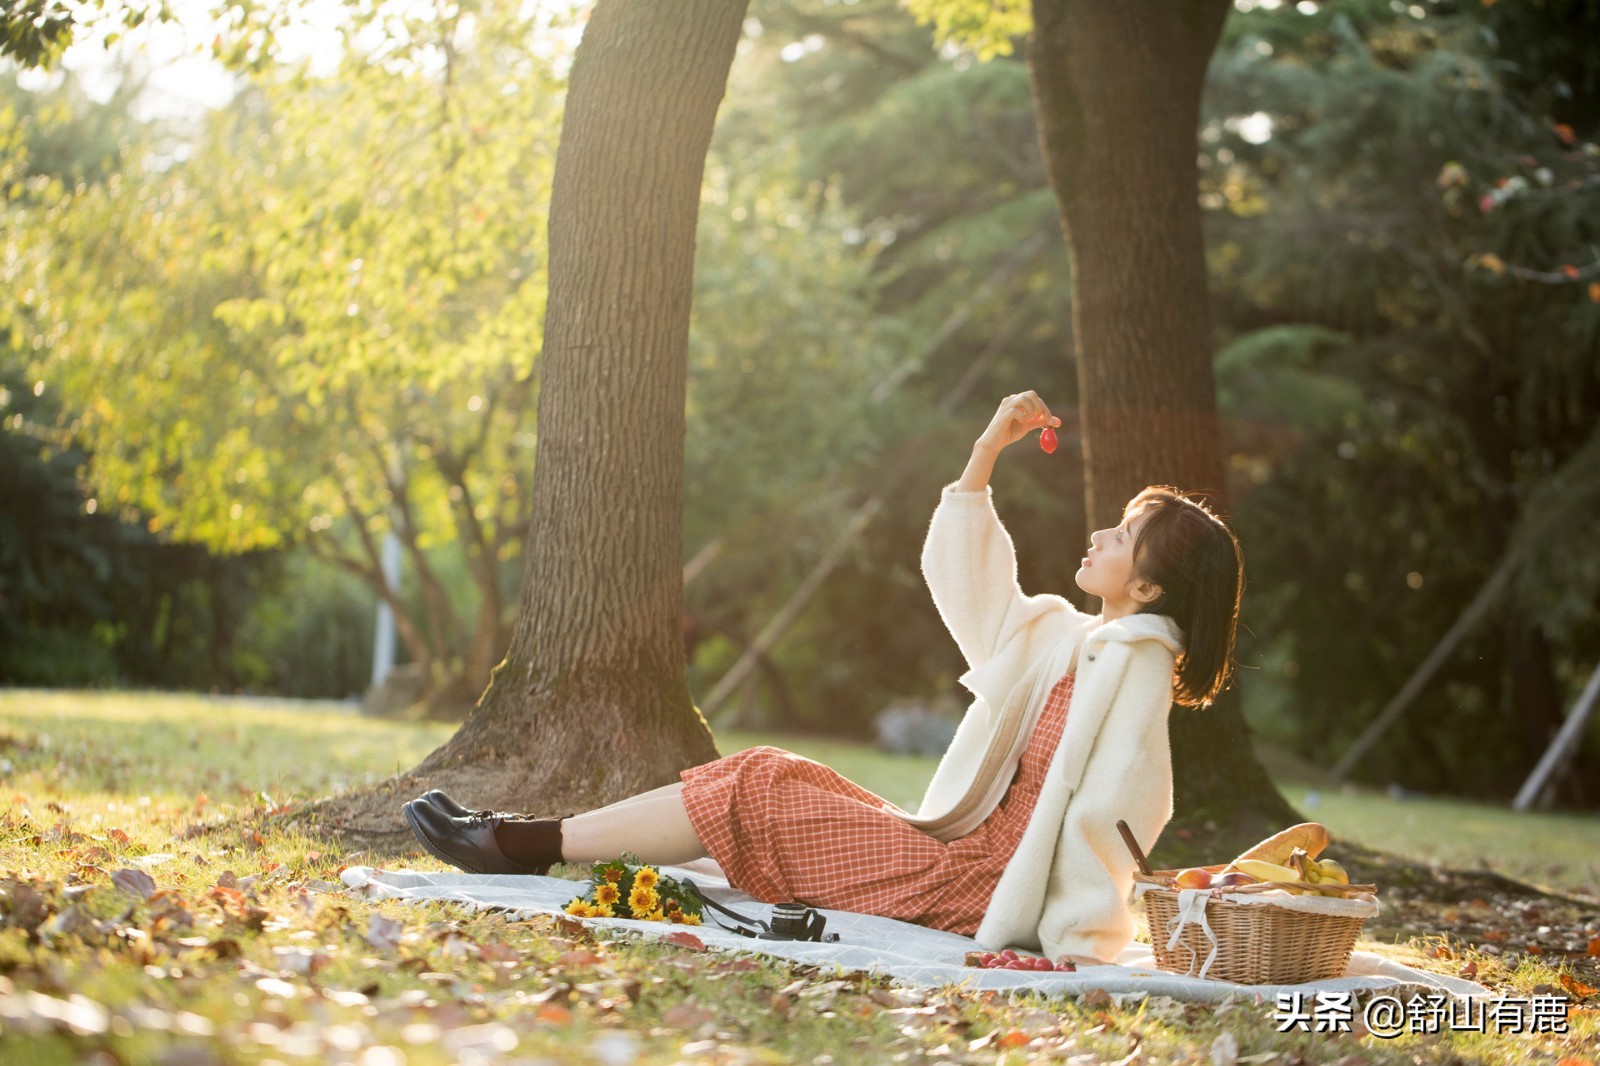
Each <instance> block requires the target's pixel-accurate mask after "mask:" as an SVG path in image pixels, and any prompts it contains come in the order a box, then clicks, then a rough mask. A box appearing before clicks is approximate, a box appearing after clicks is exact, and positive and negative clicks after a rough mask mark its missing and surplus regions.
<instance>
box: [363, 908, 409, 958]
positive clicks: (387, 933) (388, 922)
mask: <svg viewBox="0 0 1600 1066" xmlns="http://www.w3.org/2000/svg"><path fill="white" fill-rule="evenodd" d="M404 931H405V926H403V925H401V924H400V923H399V922H397V921H395V920H394V919H393V918H386V917H384V916H383V915H381V914H374V915H373V916H372V918H371V920H370V921H369V922H367V943H369V944H371V945H372V946H373V947H375V948H377V949H378V950H380V951H393V950H394V949H395V948H396V947H398V946H399V944H400V935H401V933H403V932H404Z"/></svg>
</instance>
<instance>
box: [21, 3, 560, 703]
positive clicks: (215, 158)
mask: <svg viewBox="0 0 1600 1066" xmlns="http://www.w3.org/2000/svg"><path fill="white" fill-rule="evenodd" d="M380 25H381V23H379V22H378V17H377V16H376V15H374V14H370V13H369V14H368V15H367V16H365V17H362V18H357V19H355V20H354V21H353V22H352V24H351V25H349V26H348V27H347V33H348V34H349V35H350V39H351V43H350V47H349V51H348V52H347V58H346V61H345V64H344V66H343V68H342V69H341V70H340V71H339V72H338V73H337V74H335V75H334V76H331V77H327V78H317V77H313V76H312V75H310V74H309V73H307V72H304V71H300V72H298V73H285V72H280V71H269V72H267V73H262V74H259V75H257V76H256V77H255V78H254V79H253V81H252V84H251V86H250V88H249V89H247V91H246V92H244V93H243V94H241V96H240V97H239V98H238V99H237V100H236V101H235V102H234V104H233V105H232V106H230V107H229V108H228V109H227V110H225V111H223V112H220V113H217V114H215V115H213V116H211V117H210V118H209V119H208V121H207V123H206V128H205V129H204V131H203V133H202V134H201V137H200V139H199V141H198V142H197V143H196V144H195V145H194V146H193V149H192V151H191V152H190V153H188V155H187V158H185V159H184V160H183V162H181V163H170V164H168V165H165V166H163V164H162V161H161V159H160V158H159V157H155V156H153V155H151V154H150V153H149V152H146V153H145V154H144V156H143V157H142V159H140V161H139V163H138V165H137V166H133V167H130V168H129V169H128V170H127V172H126V176H124V177H115V178H113V179H111V180H108V181H105V182H101V183H96V184H86V185H79V186H77V187H75V188H73V189H72V190H70V191H67V192H64V193H63V194H61V195H60V196H58V197H56V198H54V199H52V198H50V197H47V196H42V197H40V199H41V201H42V202H43V206H42V207H40V208H37V209H35V210H33V211H31V212H30V213H29V214H28V216H27V218H26V222H27V225H26V226H24V227H23V230H22V232H23V233H24V234H25V237H26V239H27V240H29V241H30V242H31V245H30V246H29V247H28V249H27V251H28V255H26V256H25V257H22V258H21V259H20V262H21V263H22V264H23V265H22V266H21V267H19V270H26V271H30V272H31V273H30V274H29V275H28V280H29V286H28V288H27V289H26V291H25V293H24V300H25V301H27V302H26V306H25V307H24V308H22V309H21V311H22V312H25V315H26V320H27V321H29V322H30V323H32V325H31V326H30V329H29V332H30V333H31V336H29V337H26V338H24V339H25V341H26V342H27V343H28V345H29V346H30V347H31V348H32V349H33V350H34V351H35V352H37V353H39V354H38V358H37V363H36V366H35V367H34V368H33V370H34V372H35V373H36V374H37V375H38V376H39V377H40V378H41V379H45V380H48V381H49V382H50V383H51V387H52V388H59V389H60V390H61V391H62V393H63V394H64V396H65V397H66V401H67V404H68V406H69V409H70V410H71V411H72V418H71V420H70V421H69V423H68V424H67V425H66V426H64V427H63V431H64V433H65V434H69V435H70V436H71V438H72V439H74V440H78V441H82V442H84V443H85V444H86V445H87V446H88V447H89V449H90V450H91V451H92V453H93V455H94V460H93V462H92V464H91V465H90V467H89V469H88V471H87V474H88V477H89V478H90V480H91V482H92V483H93V484H94V486H95V487H96V490H97V491H98V492H99V493H100V494H101V495H102V497H104V498H106V499H108V500H115V501H116V502H117V505H118V506H119V508H120V509H121V510H123V511H124V512H125V513H132V512H133V511H135V510H137V511H139V512H141V513H143V514H146V515H148V516H149V518H148V522H147V525H148V527H149V528H150V530H151V531H152V532H156V531H159V532H161V533H163V534H164V535H168V536H172V537H175V538H178V539H182V540H189V541H195V542H198V543H202V544H205V545H207V546H208V547H211V548H213V549H215V550H218V551H226V552H241V551H251V550H259V549H264V548H277V547H281V546H286V545H293V544H298V543H305V544H308V545H310V546H311V547H313V548H314V549H315V550H318V551H320V552H322V553H323V554H325V555H327V556H328V557H329V558H330V559H333V560H334V561H336V562H337V563H339V564H340V565H342V566H344V567H345V568H347V569H349V570H351V571H352V572H354V573H357V574H360V575H362V576H363V577H365V578H366V579H367V580H368V581H369V583H370V584H371V585H373V586H374V587H380V578H379V575H378V567H377V559H376V548H375V545H376V540H377V538H378V537H380V536H381V535H382V533H383V532H384V531H385V530H386V529H394V530H395V531H396V532H397V533H398V534H399V535H400V536H401V537H402V539H403V540H404V541H405V542H406V543H407V545H408V547H410V549H411V551H412V558H413V561H414V562H415V564H416V566H417V568H418V580H419V581H421V582H422V583H423V584H424V585H426V586H427V587H428V589H429V590H430V591H429V593H428V595H427V597H426V599H427V602H428V608H427V617H426V620H425V624H424V623H419V625H418V626H417V627H415V629H414V630H413V631H412V632H411V633H410V634H409V635H410V636H411V638H412V639H411V640H410V641H409V642H408V643H409V646H410V650H411V652H412V654H413V655H414V656H415V657H418V658H428V659H430V660H432V661H434V662H435V663H436V664H439V665H441V666H444V667H445V669H446V670H447V671H451V672H455V671H459V670H460V669H462V667H461V665H460V659H459V657H460V656H462V655H464V654H465V652H466V649H467V647H468V646H469V645H470V644H471V643H472V642H473V641H475V640H480V639H481V640H487V641H490V642H498V641H499V639H500V633H501V632H502V630H503V627H504V626H506V625H507V624H508V622H509V618H508V617H505V616H504V614H503V612H495V613H494V616H493V617H490V618H489V619H488V620H487V621H486V623H484V625H482V626H477V627H474V629H473V630H466V629H465V628H464V627H463V626H462V625H461V623H460V621H459V620H458V615H457V614H456V613H455V608H454V607H453V606H452V604H451V603H450V598H449V594H448V591H447V590H445V589H443V588H442V587H441V586H439V583H438V582H437V580H436V579H435V578H434V577H433V576H432V574H431V571H429V570H428V569H427V558H428V555H427V553H428V552H429V551H430V550H431V549H432V548H433V547H435V546H437V545H442V544H456V545H458V547H459V550H461V551H462V552H463V553H464V554H465V556H466V557H467V558H468V559H469V560H470V561H471V573H472V575H473V577H474V579H475V580H476V581H478V583H479V584H480V586H489V587H490V588H491V589H492V590H493V592H494V594H495V595H502V596H503V595H504V593H505V592H506V590H505V589H503V588H501V587H500V583H501V581H502V568H501V564H502V563H503V562H504V561H505V560H506V559H508V558H510V557H511V556H512V555H513V554H514V553H515V552H516V548H517V544H518V542H519V540H520V530H521V528H522V523H523V521H524V520H525V519H524V516H523V515H522V513H521V512H522V508H523V506H524V503H523V501H524V500H525V498H526V496H527V488H528V484H529V478H530V476H531V465H532V464H531V459H532V450H533V444H534V437H533V433H532V425H531V422H532V409H533V407H532V405H533V401H534V399H535V397H536V392H535V390H534V388H533V387H532V385H531V384H530V381H531V372H532V367H533V364H534V360H535V358H536V356H537V352H538V346H539V328H540V323H541V321H542V317H543V301H544V284H543V265H542V260H543V254H544V238H543V233H544V204H545V203H546V202H547V197H548V187H549V179H550V173H551V164H552V159H553V154H554V139H555V137H556V134H557V130H558V126H559V115H560V103H561V85H560V82H559V79H558V78H557V76H556V75H555V74H554V73H553V71H552V69H551V64H550V62H548V61H546V60H542V59H538V58H536V56H537V54H538V48H537V47H535V46H534V44H533V43H532V42H529V41H528V40H527V38H526V35H527V33H528V32H529V30H528V27H527V26H525V25H524V24H523V22H522V21H521V19H520V16H519V13H518V12H517V10H515V7H514V5H508V4H495V3H488V4H479V5H472V6H471V8H470V9H468V10H461V11H458V12H457V13H456V15H454V16H453V17H452V18H451V19H448V20H446V21H445V22H444V23H442V24H440V25H438V26H436V27H434V28H433V31H432V32H431V33H430V34H428V35H423V34H421V33H420V32H419V33H418V34H417V35H416V36H415V37H405V38H403V39H401V38H395V39H384V38H382V37H381V35H380V41H379V46H380V47H382V48H384V49H385V54H384V61H383V62H372V61H371V59H372V58H373V57H372V56H370V55H369V54H368V53H367V52H365V51H363V50H361V49H358V48H357V47H356V45H355V43H354V42H355V40H356V39H357V38H359V37H361V35H362V34H363V33H364V32H366V31H367V30H369V29H373V28H376V27H378V26H380ZM441 44H443V45H444V46H445V47H446V56H447V61H446V63H445V65H444V67H443V69H435V68H434V66H433V65H432V59H431V57H432V56H433V54H434V53H433V51H432V50H433V49H435V48H436V47H437V46H439V45H441ZM368 47H370V45H369V46H368ZM18 317H19V318H22V317H23V315H22V314H20V313H19V316H18ZM336 522H338V523H340V524H341V525H340V529H341V531H342V533H343V536H342V537H335V536H334V533H333V527H334V525H335V523H336ZM485 626H486V627H487V628H485ZM451 664H454V665H451Z"/></svg>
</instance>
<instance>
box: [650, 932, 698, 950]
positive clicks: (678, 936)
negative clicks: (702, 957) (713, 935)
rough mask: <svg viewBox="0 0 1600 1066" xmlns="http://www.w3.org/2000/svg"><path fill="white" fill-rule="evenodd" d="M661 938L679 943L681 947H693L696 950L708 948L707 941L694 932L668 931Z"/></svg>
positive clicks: (672, 942) (671, 942) (668, 941)
mask: <svg viewBox="0 0 1600 1066" xmlns="http://www.w3.org/2000/svg"><path fill="white" fill-rule="evenodd" d="M661 939H663V940H665V941H666V942H667V943H669V944H677V945H679V946H681V947H686V948H692V949H694V950H695V951H704V950H705V949H706V942H705V941H704V940H701V939H700V938H699V937H697V936H695V935H694V934H693V933H683V932H678V933H668V934H667V935H666V936H664V937H662V938H661Z"/></svg>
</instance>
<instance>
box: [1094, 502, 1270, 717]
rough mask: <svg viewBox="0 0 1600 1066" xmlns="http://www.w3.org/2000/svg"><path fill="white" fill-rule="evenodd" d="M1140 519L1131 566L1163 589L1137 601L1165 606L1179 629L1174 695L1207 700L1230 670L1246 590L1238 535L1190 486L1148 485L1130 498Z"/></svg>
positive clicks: (1151, 608) (1185, 702)
mask: <svg viewBox="0 0 1600 1066" xmlns="http://www.w3.org/2000/svg"><path fill="white" fill-rule="evenodd" d="M1135 511H1137V512H1138V513H1139V514H1140V516H1141V517H1143V519H1144V522H1143V524H1142V525H1141V526H1140V527H1139V536H1138V539H1137V540H1136V541H1135V542H1134V545H1133V572H1134V574H1135V575H1136V576H1138V577H1141V578H1144V579H1145V580H1146V581H1151V582H1154V583H1155V584H1157V585H1159V586H1161V595H1160V596H1159V597H1158V598H1157V599H1156V600H1155V601H1154V602H1152V603H1147V604H1145V605H1144V606H1143V607H1142V608H1140V610H1141V613H1145V614H1164V615H1167V616H1168V617H1170V618H1171V619H1172V620H1173V621H1174V622H1176V623H1178V628H1180V629H1182V630H1183V645H1184V647H1183V651H1182V653H1181V654H1179V656H1178V660H1177V664H1176V671H1177V677H1176V680H1175V682H1174V686H1173V695H1172V699H1173V702H1175V703H1177V704H1179V705H1180V706H1184V707H1206V706H1209V705H1210V704H1211V702H1212V701H1213V700H1215V699H1216V698H1217V696H1218V695H1219V694H1220V693H1221V692H1222V690H1223V689H1224V688H1226V687H1227V685H1228V681H1229V679H1230V677H1231V676H1232V673H1233V641H1234V635H1235V633H1236V632H1237V630H1238V624H1239V600H1240V598H1241V597H1242V596H1243V595H1244V556H1243V555H1242V553H1241V552H1240V551H1239V541H1238V539H1237V538H1236V537H1235V536H1234V535H1233V530H1231V529H1229V528H1228V527H1227V525H1226V524H1225V523H1224V522H1223V521H1222V519H1221V518H1219V517H1217V515H1216V514H1215V513H1213V512H1212V510H1211V508H1210V507H1209V506H1207V504H1206V503H1205V501H1204V500H1203V499H1202V498H1199V497H1198V494H1195V493H1186V492H1180V491H1179V490H1178V489H1175V488H1173V487H1172V486H1170V485H1151V486H1150V487H1149V488H1147V489H1145V490H1144V491H1143V492H1141V493H1139V495H1137V496H1135V497H1134V498H1133V500H1132V501H1130V502H1129V504H1128V506H1127V509H1126V510H1125V511H1124V512H1123V513H1124V515H1129V514H1133V513H1134V512H1135Z"/></svg>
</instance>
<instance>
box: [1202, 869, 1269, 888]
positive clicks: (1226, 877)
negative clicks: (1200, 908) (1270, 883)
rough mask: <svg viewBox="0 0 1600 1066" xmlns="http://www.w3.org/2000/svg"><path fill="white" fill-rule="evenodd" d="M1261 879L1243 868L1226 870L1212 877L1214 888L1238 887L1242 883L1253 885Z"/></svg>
mask: <svg viewBox="0 0 1600 1066" xmlns="http://www.w3.org/2000/svg"><path fill="white" fill-rule="evenodd" d="M1259 880H1260V879H1259V878H1256V877H1251V876H1250V875H1249V874H1247V873H1245V872H1244V871H1243V870H1224V871H1222V872H1221V873H1220V874H1218V875H1217V876H1215V877H1213V878H1212V879H1211V887H1212V888H1238V887H1239V886H1241V885H1253V884H1256V883H1257V882H1258V881H1259Z"/></svg>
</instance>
